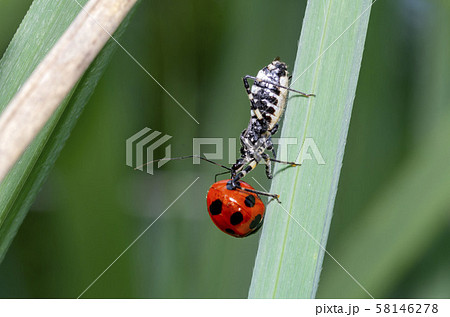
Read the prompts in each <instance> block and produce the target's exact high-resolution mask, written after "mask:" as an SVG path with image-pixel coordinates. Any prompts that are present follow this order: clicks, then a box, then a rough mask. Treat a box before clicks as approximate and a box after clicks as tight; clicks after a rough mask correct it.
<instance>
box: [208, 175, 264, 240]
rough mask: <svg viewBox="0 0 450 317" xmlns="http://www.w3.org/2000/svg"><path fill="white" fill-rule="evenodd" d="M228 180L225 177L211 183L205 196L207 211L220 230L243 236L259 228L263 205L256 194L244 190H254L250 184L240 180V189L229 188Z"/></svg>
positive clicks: (262, 215)
mask: <svg viewBox="0 0 450 317" xmlns="http://www.w3.org/2000/svg"><path fill="white" fill-rule="evenodd" d="M230 181H231V180H230V179H226V180H222V181H219V182H217V183H214V184H212V186H211V187H210V189H209V191H208V195H207V197H206V201H207V204H208V212H209V216H210V217H211V219H212V221H213V222H214V224H215V225H216V226H217V227H218V228H219V229H220V230H222V231H223V232H225V233H227V234H229V235H231V236H233V237H237V238H243V237H246V236H248V235H250V234H253V233H255V232H256V231H258V229H259V228H261V226H262V224H263V220H264V212H265V206H264V203H263V202H262V200H261V198H259V196H258V195H257V194H254V193H251V192H248V191H245V190H244V189H250V190H255V189H254V188H253V187H252V186H250V185H249V184H247V183H245V182H243V181H240V182H239V184H240V187H241V189H239V188H237V189H231V188H232V187H231V183H230Z"/></svg>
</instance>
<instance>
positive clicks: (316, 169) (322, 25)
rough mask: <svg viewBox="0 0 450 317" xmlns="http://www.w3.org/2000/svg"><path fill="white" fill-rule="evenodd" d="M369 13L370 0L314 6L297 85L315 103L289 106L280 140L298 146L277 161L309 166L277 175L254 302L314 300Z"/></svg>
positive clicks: (309, 12) (304, 33)
mask: <svg viewBox="0 0 450 317" xmlns="http://www.w3.org/2000/svg"><path fill="white" fill-rule="evenodd" d="M370 6H371V2H370V1H366V0H361V1H356V2H352V3H344V2H337V1H309V2H308V7H307V10H306V14H305V19H304V25H303V27H302V34H301V37H300V43H299V49H298V53H297V58H296V65H295V69H294V73H293V77H292V78H293V79H292V81H291V85H292V84H293V85H292V88H294V89H298V90H301V91H306V92H312V93H315V94H316V95H317V96H316V97H315V98H309V99H305V98H301V97H297V96H294V95H293V94H291V97H290V100H289V103H288V107H287V110H286V114H285V119H284V123H283V129H282V133H281V137H282V138H296V140H297V144H296V145H295V148H294V149H291V150H289V151H288V155H287V157H283V156H280V153H279V154H278V156H280V159H282V160H283V159H287V160H290V161H296V162H299V161H301V160H302V157H303V159H304V162H303V164H302V166H300V167H296V168H286V167H285V166H277V168H276V170H275V177H274V180H273V182H272V188H271V190H270V192H273V193H278V194H280V196H281V198H280V199H281V200H282V205H281V206H279V205H278V204H275V203H273V202H272V203H270V204H269V206H268V208H267V216H266V223H265V226H264V229H263V234H262V236H261V241H260V246H259V250H258V255H257V259H256V264H255V269H254V273H253V279H252V284H251V287H250V292H249V297H251V298H314V297H315V293H316V291H317V286H318V282H319V277H320V272H321V266H322V261H323V256H324V247H325V246H326V241H327V238H328V230H329V226H330V222H331V216H332V211H333V206H334V200H335V196H336V192H337V184H338V181H339V174H340V169H341V165H342V159H343V154H344V147H345V141H346V136H347V131H348V126H349V120H350V116H351V110H352V106H353V100H354V96H355V91H356V84H357V80H358V75H359V69H360V65H361V59H362V52H363V48H364V40H365V35H366V31H367V25H368V20H369V13H370ZM297 79H298V80H297ZM316 146H317V147H316ZM288 149H289V148H288ZM317 150H318V152H317ZM319 152H320V154H318V153H319ZM308 155H309V156H310V157H311V158H313V159H312V160H310V159H307V158H308ZM321 157H323V159H324V161H325V164H319V162H320V160H321V159H320V158H321ZM288 214H289V215H288ZM343 274H345V273H343Z"/></svg>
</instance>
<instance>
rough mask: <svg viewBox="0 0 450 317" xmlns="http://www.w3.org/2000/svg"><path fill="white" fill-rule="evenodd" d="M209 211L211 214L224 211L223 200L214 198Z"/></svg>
mask: <svg viewBox="0 0 450 317" xmlns="http://www.w3.org/2000/svg"><path fill="white" fill-rule="evenodd" d="M209 212H210V213H211V215H213V216H215V215H219V214H220V213H221V212H222V202H221V201H220V199H216V200H214V201H213V202H212V203H211V205H209Z"/></svg>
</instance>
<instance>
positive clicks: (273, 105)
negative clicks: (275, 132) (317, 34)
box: [251, 60, 289, 130]
mask: <svg viewBox="0 0 450 317" xmlns="http://www.w3.org/2000/svg"><path fill="white" fill-rule="evenodd" d="M256 78H257V79H258V80H256V81H255V82H254V83H253V86H252V89H251V92H252V95H253V98H254V101H255V105H256V109H258V110H259V112H260V113H261V115H262V117H263V118H264V120H265V121H266V123H267V124H268V130H271V129H272V128H273V127H274V125H275V124H277V122H278V121H279V120H280V118H281V116H282V115H283V112H284V108H285V106H286V98H287V89H284V88H281V87H279V86H275V85H272V84H270V83H269V82H272V83H274V84H278V85H281V86H284V87H288V85H289V78H288V72H287V67H286V64H285V63H283V62H280V61H278V60H274V61H273V62H272V63H270V64H269V65H268V66H267V67H264V68H263V69H262V70H260V71H259V72H258V75H257V76H256ZM252 118H253V119H255V120H256V119H257V116H256V114H255V113H254V111H252Z"/></svg>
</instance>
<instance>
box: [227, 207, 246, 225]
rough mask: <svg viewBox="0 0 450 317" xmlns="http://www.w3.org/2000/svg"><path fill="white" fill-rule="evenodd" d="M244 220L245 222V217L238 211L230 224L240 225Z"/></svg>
mask: <svg viewBox="0 0 450 317" xmlns="http://www.w3.org/2000/svg"><path fill="white" fill-rule="evenodd" d="M242 220H244V216H242V214H241V213H240V212H239V211H236V212H235V213H233V214H232V215H231V217H230V223H231V224H232V225H233V226H235V225H238V224H240V223H241V222H242Z"/></svg>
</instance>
